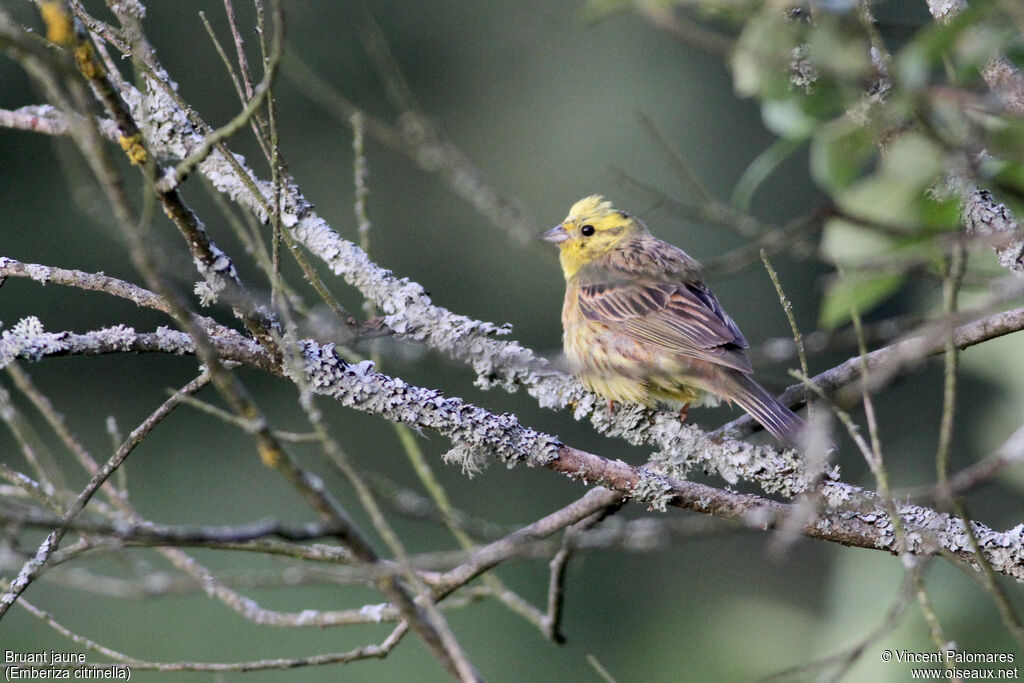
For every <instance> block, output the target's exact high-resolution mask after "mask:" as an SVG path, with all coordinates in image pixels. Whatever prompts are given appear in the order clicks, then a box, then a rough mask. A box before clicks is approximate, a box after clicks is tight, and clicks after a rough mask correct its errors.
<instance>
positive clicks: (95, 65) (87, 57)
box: [75, 42, 103, 81]
mask: <svg viewBox="0 0 1024 683" xmlns="http://www.w3.org/2000/svg"><path fill="white" fill-rule="evenodd" d="M75 64H77V65H78V70H79V71H80V72H82V75H83V76H85V77H86V78H88V79H89V80H90V81H91V80H92V79H94V78H99V77H100V76H101V75H103V67H102V66H101V65H100V63H99V62H98V61H96V56H95V55H94V54H93V51H92V45H91V44H89V43H86V42H82V43H79V44H78V45H75Z"/></svg>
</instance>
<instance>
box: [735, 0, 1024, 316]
mask: <svg viewBox="0 0 1024 683" xmlns="http://www.w3.org/2000/svg"><path fill="white" fill-rule="evenodd" d="M808 16H810V17H811V18H812V19H813V20H808ZM1016 19H1018V20H1019V17H1016ZM1017 28H1018V24H1017V23H1015V17H1014V16H1013V15H1012V13H1011V10H1009V9H1008V8H1007V7H1005V6H1003V5H1000V4H998V3H992V2H978V3H971V6H970V9H968V10H967V11H964V12H961V13H959V14H957V15H956V16H953V17H952V18H950V19H949V20H948V21H943V22H928V23H926V24H925V25H924V26H923V27H922V28H920V29H919V30H917V31H916V32H915V33H914V34H913V35H911V36H910V37H909V39H907V40H906V41H905V42H904V43H903V44H901V45H899V46H898V49H893V47H892V46H891V45H890V44H889V39H888V37H887V36H885V35H884V32H883V30H882V29H881V28H879V27H878V26H876V25H874V24H872V22H870V21H869V20H868V18H867V17H866V16H865V15H864V14H862V10H861V9H860V7H859V5H858V3H848V4H842V3H830V4H826V5H815V6H814V7H812V14H811V15H808V14H807V13H805V12H801V13H794V12H793V11H792V10H784V9H783V8H780V7H779V5H778V4H776V3H765V4H764V5H762V7H761V8H760V9H759V10H758V11H757V12H756V13H753V14H751V15H749V16H748V17H747V20H746V22H745V23H744V24H743V27H742V31H741V33H740V37H739V40H738V43H737V48H736V51H735V55H734V58H733V60H732V69H733V82H734V87H735V89H736V91H737V92H738V93H739V94H741V95H743V96H748V97H753V98H756V99H757V100H758V101H759V102H760V105H761V113H762V118H763V120H764V122H765V124H766V126H767V127H768V128H769V129H770V130H772V131H773V132H774V133H776V134H777V135H779V136H781V137H783V138H786V139H788V140H791V141H801V142H806V143H807V144H808V145H809V152H810V166H811V174H812V177H813V179H814V180H815V182H816V183H817V184H818V185H819V187H820V188H821V189H822V190H823V191H824V192H826V193H827V194H828V196H829V197H830V198H831V200H832V202H833V204H834V206H835V213H836V214H838V216H839V218H837V219H835V220H830V221H828V222H827V224H826V225H825V227H824V231H823V236H822V246H821V250H822V253H823V255H824V256H825V258H826V259H827V260H828V261H830V262H831V263H833V264H835V266H836V268H837V273H836V274H835V275H834V276H833V277H832V278H831V279H830V280H829V282H828V284H827V286H826V290H825V294H824V297H823V299H822V303H821V309H820V320H821V323H822V324H823V325H825V326H827V327H835V326H837V325H840V324H842V323H844V322H846V321H847V320H848V319H849V314H850V311H851V309H854V308H855V309H857V310H859V311H860V312H862V313H864V312H867V311H869V310H870V309H872V308H873V307H875V306H877V305H878V304H879V303H881V302H882V301H884V300H885V299H886V298H887V297H888V296H890V295H891V294H893V293H895V292H896V291H898V290H899V289H900V287H901V286H902V285H903V284H904V283H905V282H906V280H907V278H908V277H909V276H910V275H911V274H912V273H913V272H916V271H920V272H929V271H931V272H940V273H941V268H942V263H943V254H944V249H945V248H946V246H945V245H947V244H948V240H945V239H944V238H943V236H944V235H945V234H947V233H948V232H949V231H952V230H957V229H958V228H959V225H960V210H959V192H960V191H961V189H962V187H964V186H965V185H962V184H961V185H957V184H955V183H951V182H950V179H951V176H950V171H953V172H955V173H956V174H957V176H958V177H960V178H962V179H966V181H967V182H968V183H971V182H975V183H978V184H983V185H984V186H985V187H989V188H991V189H992V191H993V192H994V193H995V195H996V198H997V199H998V200H999V201H1003V202H1006V203H1007V204H1009V205H1010V206H1011V208H1017V207H1020V206H1021V205H1024V123H1021V121H1020V120H1019V119H1017V118H1014V117H1012V116H1008V115H1007V114H1006V113H1005V112H1004V111H1003V110H1002V109H1001V108H1000V107H999V103H998V102H997V101H996V100H995V98H994V97H992V96H991V95H990V94H988V93H989V87H988V85H987V84H986V83H985V82H984V81H983V80H982V78H981V72H982V70H984V69H985V68H986V67H987V65H988V64H989V62H990V60H991V59H992V56H993V54H996V53H1003V54H1009V55H1017V54H1019V53H1020V52H1021V41H1020V37H1019V33H1018V32H1017ZM1017 61H1020V60H1019V59H1018V60H1017ZM972 176H973V177H972Z"/></svg>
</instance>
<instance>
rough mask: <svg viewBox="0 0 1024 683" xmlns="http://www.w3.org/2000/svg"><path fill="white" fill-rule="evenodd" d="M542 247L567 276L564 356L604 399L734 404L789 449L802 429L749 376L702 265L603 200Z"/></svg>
mask: <svg viewBox="0 0 1024 683" xmlns="http://www.w3.org/2000/svg"><path fill="white" fill-rule="evenodd" d="M541 239H543V240H545V241H547V242H551V243H553V244H557V245H558V249H559V260H560V261H561V263H562V271H563V273H564V274H565V282H566V288H565V303H564V305H563V307H562V328H563V331H564V334H563V343H564V345H565V354H566V356H567V357H568V360H569V364H570V366H571V368H572V370H573V372H574V373H575V374H576V375H577V376H578V377H579V378H580V380H581V381H582V382H583V384H584V386H586V387H587V388H588V389H589V390H591V391H594V392H596V393H598V394H600V395H601V396H603V397H604V398H606V399H608V400H609V401H623V402H631V403H640V404H643V405H645V406H648V407H655V406H657V405H659V404H663V405H668V406H672V407H676V408H679V409H681V410H682V411H683V414H684V415H685V411H686V409H687V408H688V407H689V406H690V405H695V406H701V405H717V404H718V402H719V400H720V399H722V398H724V399H725V400H727V401H730V402H732V401H735V402H736V403H739V404H740V406H742V407H743V409H744V410H746V411H747V412H748V413H750V414H751V415H752V416H753V417H754V418H755V419H756V420H757V421H758V422H760V423H761V424H762V425H764V428H765V429H767V430H768V431H769V432H771V433H772V434H774V435H775V437H776V438H778V439H779V440H780V441H782V442H784V443H786V444H788V445H794V444H795V443H796V440H797V436H798V435H799V433H800V430H801V429H803V427H804V421H803V420H801V419H800V418H799V417H797V416H796V415H795V414H793V412H792V411H791V410H789V409H788V408H786V407H785V406H784V405H782V404H781V403H779V402H778V401H777V400H775V397H774V396H772V395H771V394H770V393H768V391H766V390H765V389H764V387H762V386H761V385H760V384H758V383H757V382H755V381H754V380H753V378H752V377H751V374H752V373H753V369H752V368H751V367H750V361H749V360H748V359H747V352H746V349H747V347H748V346H749V345H748V344H747V340H746V339H744V338H743V334H742V333H741V332H740V330H739V328H738V327H736V323H734V322H733V321H732V319H731V318H730V317H729V316H728V315H726V313H725V311H723V310H722V307H721V305H720V304H719V303H718V299H716V298H715V295H714V294H712V293H711V290H709V289H708V288H707V287H706V286H705V285H704V283H703V282H701V265H700V263H698V262H697V261H696V260H695V259H693V258H690V256H689V255H688V254H687V253H686V252H684V251H683V250H682V249H679V248H677V247H674V246H672V245H671V244H668V243H667V242H662V241H661V240H659V239H657V238H656V237H654V236H652V235H651V234H650V233H649V232H648V231H647V226H645V225H644V224H643V223H642V222H641V221H640V220H639V219H637V218H634V217H633V216H630V215H629V214H627V213H625V212H623V211H617V210H615V209H614V208H612V205H611V202H608V201H605V199H604V197H602V196H601V195H593V196H591V197H586V198H584V199H581V200H580V201H578V202H576V203H575V204H573V206H572V209H570V210H569V215H568V217H566V219H565V220H564V221H562V223H561V224H559V225H557V226H555V227H554V228H552V229H551V230H549V231H547V232H546V233H544V235H543V236H542V237H541Z"/></svg>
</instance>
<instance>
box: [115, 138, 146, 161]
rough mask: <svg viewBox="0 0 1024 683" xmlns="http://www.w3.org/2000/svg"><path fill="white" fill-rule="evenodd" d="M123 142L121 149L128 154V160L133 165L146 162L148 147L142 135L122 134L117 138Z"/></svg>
mask: <svg viewBox="0 0 1024 683" xmlns="http://www.w3.org/2000/svg"><path fill="white" fill-rule="evenodd" d="M117 141H118V142H119V143H120V144H121V149H123V150H124V153H125V154H127V155H128V161H130V162H132V164H133V165H135V166H138V165H140V164H144V163H146V159H147V158H148V156H147V154H146V148H145V147H144V146H143V144H142V135H140V134H139V133H136V134H135V135H130V136H126V135H122V136H121V137H119V138H118V139H117Z"/></svg>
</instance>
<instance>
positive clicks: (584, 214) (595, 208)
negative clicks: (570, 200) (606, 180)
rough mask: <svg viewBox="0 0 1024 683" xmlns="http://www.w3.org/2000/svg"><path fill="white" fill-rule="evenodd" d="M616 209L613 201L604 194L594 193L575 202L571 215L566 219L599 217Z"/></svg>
mask: <svg viewBox="0 0 1024 683" xmlns="http://www.w3.org/2000/svg"><path fill="white" fill-rule="evenodd" d="M614 210H615V209H614V208H613V207H612V203H611V202H610V201H608V200H607V199H605V198H604V195H601V194H592V195H590V196H589V197H584V198H583V199H581V200H579V201H578V202H576V203H575V204H573V205H572V208H571V209H569V216H568V217H567V218H566V220H573V219H579V218H591V219H597V218H601V217H604V216H607V215H608V214H610V213H612V212H613V211H614Z"/></svg>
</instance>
